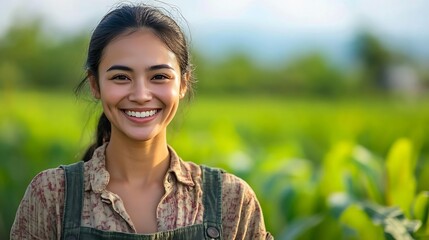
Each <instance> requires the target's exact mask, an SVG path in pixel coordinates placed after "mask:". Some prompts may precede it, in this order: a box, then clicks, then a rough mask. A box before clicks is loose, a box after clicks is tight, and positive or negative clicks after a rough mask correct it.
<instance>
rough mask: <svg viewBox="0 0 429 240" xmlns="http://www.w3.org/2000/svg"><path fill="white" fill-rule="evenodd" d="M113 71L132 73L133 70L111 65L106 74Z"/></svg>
mask: <svg viewBox="0 0 429 240" xmlns="http://www.w3.org/2000/svg"><path fill="white" fill-rule="evenodd" d="M113 70H122V71H127V72H132V71H133V69H131V68H130V67H127V66H123V65H113V66H111V67H110V68H109V69H107V71H106V72H108V71H113Z"/></svg>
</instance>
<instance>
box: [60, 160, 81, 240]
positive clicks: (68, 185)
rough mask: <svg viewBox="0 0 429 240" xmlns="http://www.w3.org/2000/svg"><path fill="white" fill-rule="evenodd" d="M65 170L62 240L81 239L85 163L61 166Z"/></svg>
mask: <svg viewBox="0 0 429 240" xmlns="http://www.w3.org/2000/svg"><path fill="white" fill-rule="evenodd" d="M60 167H61V168H63V169H64V179H65V184H64V185H65V189H64V199H65V201H64V215H63V226H62V231H61V239H63V240H68V239H76V240H77V239H79V233H80V229H79V228H80V225H81V214H82V205H83V191H84V187H83V171H84V170H83V162H82V161H80V162H77V163H74V164H70V165H65V166H64V165H62V166H60Z"/></svg>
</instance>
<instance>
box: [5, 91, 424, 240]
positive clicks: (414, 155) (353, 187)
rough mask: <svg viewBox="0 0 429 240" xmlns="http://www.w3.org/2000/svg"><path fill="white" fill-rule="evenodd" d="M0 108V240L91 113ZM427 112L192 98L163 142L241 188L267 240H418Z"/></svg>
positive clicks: (72, 149)
mask: <svg viewBox="0 0 429 240" xmlns="http://www.w3.org/2000/svg"><path fill="white" fill-rule="evenodd" d="M0 100H1V102H2V104H1V108H0V154H1V156H2V161H0V196H1V197H0V206H2V207H1V210H0V239H6V238H7V235H8V232H9V228H10V226H11V224H12V221H13V218H14V214H15V211H16V207H17V206H18V204H19V200H20V199H21V197H22V195H23V193H24V191H25V187H26V186H27V184H28V183H29V181H30V180H31V178H32V177H33V176H34V175H35V174H37V173H38V172H39V171H41V170H43V169H46V168H50V167H56V166H58V165H60V164H64V163H70V162H74V161H77V160H78V159H79V156H80V155H81V154H82V152H83V151H84V149H85V147H86V146H87V144H88V143H89V141H90V139H91V136H92V129H93V125H94V114H95V115H96V114H97V113H99V109H98V106H97V105H96V104H95V103H93V102H91V101H85V100H76V98H75V97H74V96H73V95H72V94H71V93H38V92H34V91H33V92H22V91H21V92H1V93H0ZM428 107H429V101H428V100H421V99H419V100H416V99H415V100H410V99H407V100H404V99H382V98H380V99H374V98H373V99H347V100H336V101H334V100H322V99H291V98H280V97H276V98H270V97H261V96H246V97H243V96H236V97H234V96H214V97H202V96H201V97H200V96H197V97H196V98H195V99H194V100H192V101H191V102H184V103H183V104H182V106H181V109H180V110H179V113H178V115H177V116H176V119H175V120H174V122H173V124H172V126H171V128H170V130H169V143H170V144H171V145H172V146H173V147H174V148H175V149H176V151H177V152H178V153H179V155H180V156H181V157H182V158H183V159H185V160H189V161H195V162H198V163H204V164H208V165H212V166H218V167H222V168H224V169H226V170H227V171H230V172H233V173H235V174H237V175H239V176H240V177H242V178H244V179H245V180H247V181H248V183H249V184H250V185H251V186H252V187H253V189H254V190H255V192H256V194H257V195H258V198H259V200H260V202H261V204H262V207H263V210H264V214H265V219H266V224H267V227H268V229H269V230H270V231H271V232H272V233H273V234H274V235H275V236H276V238H277V239H314V238H317V239H379V238H380V237H383V236H386V237H391V236H393V237H396V238H398V237H404V238H405V237H407V236H413V237H414V238H421V239H423V238H425V237H429V227H428V222H427V219H428V208H429V204H428V199H429V196H428V195H429V193H428V192H427V190H428V189H429V163H428V159H427V158H428V156H429V155H428V154H429V134H428V133H429V124H428V123H429V111H428V109H429V108H428ZM425 190H426V191H425ZM6 196H7V197H6ZM395 207H398V209H396V208H395ZM392 226H395V227H392ZM392 228H393V230H392Z"/></svg>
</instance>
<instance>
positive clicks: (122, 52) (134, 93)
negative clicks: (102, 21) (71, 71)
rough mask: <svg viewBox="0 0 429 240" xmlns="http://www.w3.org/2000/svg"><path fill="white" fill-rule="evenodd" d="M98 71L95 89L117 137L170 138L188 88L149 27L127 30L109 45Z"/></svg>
mask: <svg viewBox="0 0 429 240" xmlns="http://www.w3.org/2000/svg"><path fill="white" fill-rule="evenodd" d="M98 71H99V79H98V83H99V84H98V86H97V83H96V81H97V80H96V79H95V78H94V77H90V81H91V88H92V91H93V93H94V95H95V96H96V97H97V98H99V99H101V102H102V105H103V110H104V113H105V114H106V116H107V118H108V119H109V120H110V123H111V124H112V135H111V139H113V138H117V137H120V138H124V137H125V138H129V139H132V140H135V141H147V140H151V139H153V138H155V137H159V136H164V137H165V134H166V128H167V125H168V124H169V123H170V122H171V120H172V119H173V117H174V115H175V113H176V110H177V108H178V106H179V100H180V98H181V97H182V96H183V95H184V93H185V90H186V89H184V88H181V85H180V82H181V73H180V68H179V64H178V62H177V59H176V56H175V54H174V53H173V52H172V51H171V50H169V48H168V47H167V46H166V45H165V44H164V42H162V40H160V39H159V38H158V37H157V36H156V35H155V34H154V33H153V32H152V31H151V30H149V29H141V30H138V31H136V32H133V33H131V34H123V35H121V36H119V37H117V38H115V39H114V40H112V42H110V43H109V44H108V45H107V46H106V48H105V49H104V52H103V56H102V58H101V62H100V65H99V69H98Z"/></svg>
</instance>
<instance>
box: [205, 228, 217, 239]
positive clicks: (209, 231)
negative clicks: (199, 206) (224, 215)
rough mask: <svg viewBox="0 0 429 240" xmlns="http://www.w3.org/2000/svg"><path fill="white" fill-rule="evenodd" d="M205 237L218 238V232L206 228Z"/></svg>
mask: <svg viewBox="0 0 429 240" xmlns="http://www.w3.org/2000/svg"><path fill="white" fill-rule="evenodd" d="M207 235H208V236H209V237H211V238H218V237H219V236H220V233H219V230H217V228H215V227H208V228H207Z"/></svg>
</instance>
